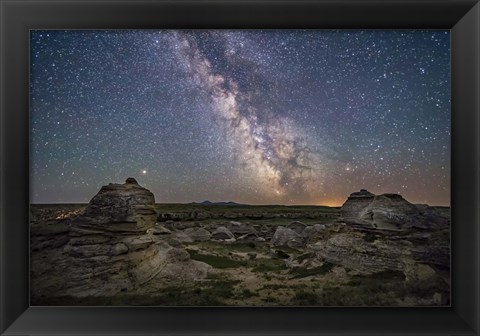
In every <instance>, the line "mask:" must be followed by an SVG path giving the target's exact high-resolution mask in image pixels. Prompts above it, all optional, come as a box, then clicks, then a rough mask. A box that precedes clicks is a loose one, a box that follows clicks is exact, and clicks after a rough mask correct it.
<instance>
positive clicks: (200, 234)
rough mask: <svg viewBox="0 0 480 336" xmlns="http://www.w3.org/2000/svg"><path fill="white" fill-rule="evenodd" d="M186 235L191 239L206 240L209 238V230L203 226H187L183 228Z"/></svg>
mask: <svg viewBox="0 0 480 336" xmlns="http://www.w3.org/2000/svg"><path fill="white" fill-rule="evenodd" d="M183 233H185V234H186V235H187V236H188V237H190V238H192V240H193V241H207V240H209V239H210V236H211V234H210V232H208V231H207V230H205V229H204V228H188V229H185V230H183Z"/></svg>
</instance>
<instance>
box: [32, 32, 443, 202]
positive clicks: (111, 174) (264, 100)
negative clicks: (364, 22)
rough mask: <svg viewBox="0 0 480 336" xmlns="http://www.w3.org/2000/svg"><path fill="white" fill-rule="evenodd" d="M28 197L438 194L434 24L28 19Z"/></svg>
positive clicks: (439, 79) (438, 54)
mask: <svg viewBox="0 0 480 336" xmlns="http://www.w3.org/2000/svg"><path fill="white" fill-rule="evenodd" d="M30 64H31V96H30V97H31V101H30V111H31V182H30V185H31V202H32V203H74V202H75V203H76V202H82V203H86V202H88V201H89V200H90V199H91V198H92V197H93V196H94V195H95V194H96V193H97V191H98V190H99V189H100V187H101V186H102V185H105V184H108V183H110V182H116V183H123V182H124V180H125V179H126V178H127V177H130V176H131V177H135V178H136V179H137V181H138V182H139V184H141V185H142V186H144V187H146V188H148V189H150V190H151V191H152V192H153V193H154V194H155V198H156V201H157V202H159V203H169V202H180V203H187V202H193V201H197V202H198V201H203V200H207V199H208V200H210V201H236V202H241V203H250V204H319V205H320V204H325V205H339V204H342V203H343V202H344V201H345V199H346V198H347V197H348V195H349V194H350V193H352V192H354V191H358V190H359V189H361V188H365V189H368V190H369V191H371V192H374V193H384V192H395V193H400V194H402V195H403V196H404V197H405V198H406V199H407V200H409V201H411V202H414V203H428V204H431V205H449V204H450V35H449V32H448V31H443V30H424V31H418V30H417V31H406V30H390V31H382V30H371V31H360V30H335V31H334V30H307V31H299V30H270V31H260V30H243V31H242V30H216V31H214V30H204V31H200V30H194V31H187V30H179V31H172V30H160V31H154V30H133V31H129V30H123V31H108V30H107V31H32V33H31V62H30Z"/></svg>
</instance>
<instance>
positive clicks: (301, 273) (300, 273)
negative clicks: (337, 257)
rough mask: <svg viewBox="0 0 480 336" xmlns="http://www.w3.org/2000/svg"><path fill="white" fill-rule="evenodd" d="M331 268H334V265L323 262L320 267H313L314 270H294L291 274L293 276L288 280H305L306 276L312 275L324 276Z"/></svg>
mask: <svg viewBox="0 0 480 336" xmlns="http://www.w3.org/2000/svg"><path fill="white" fill-rule="evenodd" d="M333 267H335V265H334V264H331V263H329V262H325V263H324V264H323V265H322V266H319V267H315V268H310V269H307V268H294V269H293V270H292V271H291V273H292V274H293V276H292V277H291V278H290V279H301V278H306V277H308V276H312V275H324V274H326V273H328V272H329V271H330V270H331V269H332V268H333Z"/></svg>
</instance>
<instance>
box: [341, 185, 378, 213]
mask: <svg viewBox="0 0 480 336" xmlns="http://www.w3.org/2000/svg"><path fill="white" fill-rule="evenodd" d="M374 197H375V195H374V194H372V193H371V192H369V191H367V190H366V189H362V190H360V191H359V192H354V193H352V194H351V195H350V196H349V197H348V199H347V200H346V201H345V203H344V204H343V205H342V208H341V209H340V215H341V216H342V217H345V218H356V217H358V216H359V215H360V212H361V211H362V210H363V209H364V208H366V207H367V206H368V205H369V204H370V203H371V202H372V201H373V198H374Z"/></svg>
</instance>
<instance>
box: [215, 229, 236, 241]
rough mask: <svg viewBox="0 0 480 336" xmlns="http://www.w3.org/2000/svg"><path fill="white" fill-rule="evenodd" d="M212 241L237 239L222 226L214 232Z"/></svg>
mask: <svg viewBox="0 0 480 336" xmlns="http://www.w3.org/2000/svg"><path fill="white" fill-rule="evenodd" d="M212 239H214V240H230V239H235V236H234V235H233V233H231V232H230V230H229V229H227V228H226V227H224V226H220V227H218V228H217V229H216V230H215V231H213V232H212Z"/></svg>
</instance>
